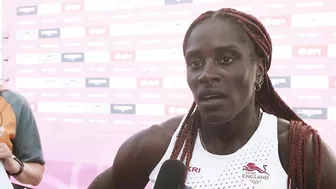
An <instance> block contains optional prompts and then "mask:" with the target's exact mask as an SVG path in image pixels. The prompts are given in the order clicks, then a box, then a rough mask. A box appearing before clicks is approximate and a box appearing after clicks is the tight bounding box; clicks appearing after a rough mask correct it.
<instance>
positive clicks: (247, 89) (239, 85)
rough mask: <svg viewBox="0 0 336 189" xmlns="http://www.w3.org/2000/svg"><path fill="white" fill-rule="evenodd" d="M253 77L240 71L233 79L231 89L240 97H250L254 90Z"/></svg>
mask: <svg viewBox="0 0 336 189" xmlns="http://www.w3.org/2000/svg"><path fill="white" fill-rule="evenodd" d="M254 82H255V77H254V75H253V74H252V72H251V71H248V70H244V69H241V70H240V71H239V72H237V73H236V74H235V76H234V77H233V85H234V86H232V87H233V88H235V89H236V92H238V93H241V94H240V95H242V96H246V97H247V96H250V94H252V93H251V92H252V91H253V88H254Z"/></svg>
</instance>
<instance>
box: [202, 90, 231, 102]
mask: <svg viewBox="0 0 336 189" xmlns="http://www.w3.org/2000/svg"><path fill="white" fill-rule="evenodd" d="M225 98H226V95H225V94H224V93H223V92H221V91H219V90H202V91H201V92H200V93H199V94H198V99H199V101H200V102H213V101H217V100H222V99H225Z"/></svg>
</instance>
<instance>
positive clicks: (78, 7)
mask: <svg viewBox="0 0 336 189" xmlns="http://www.w3.org/2000/svg"><path fill="white" fill-rule="evenodd" d="M83 7H84V3H65V4H63V12H76V11H82V10H83Z"/></svg>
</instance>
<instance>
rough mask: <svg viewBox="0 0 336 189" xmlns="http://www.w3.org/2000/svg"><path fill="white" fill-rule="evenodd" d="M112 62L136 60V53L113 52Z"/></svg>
mask: <svg viewBox="0 0 336 189" xmlns="http://www.w3.org/2000/svg"><path fill="white" fill-rule="evenodd" d="M111 60H112V61H130V60H135V52H127V51H123V52H111Z"/></svg>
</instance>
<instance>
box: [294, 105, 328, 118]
mask: <svg viewBox="0 0 336 189" xmlns="http://www.w3.org/2000/svg"><path fill="white" fill-rule="evenodd" d="M292 109H293V111H294V112H295V113H296V114H297V115H298V116H299V117H300V118H302V119H327V118H328V113H327V111H328V110H327V108H301V107H295V108H292Z"/></svg>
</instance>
